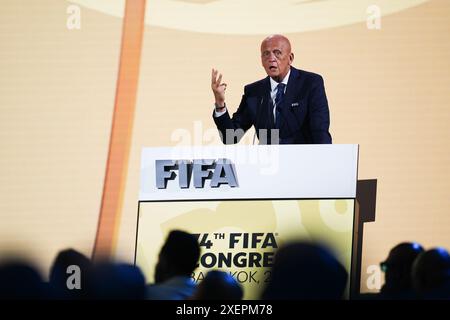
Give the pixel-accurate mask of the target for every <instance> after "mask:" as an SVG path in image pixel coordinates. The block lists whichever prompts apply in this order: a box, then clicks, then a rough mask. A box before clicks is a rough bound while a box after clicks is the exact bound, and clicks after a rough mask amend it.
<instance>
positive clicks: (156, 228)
mask: <svg viewBox="0 0 450 320" xmlns="http://www.w3.org/2000/svg"><path fill="white" fill-rule="evenodd" d="M353 218H354V200H353V199H327V200H292V199H290V200H218V201H211V200H205V201H170V202H167V201H141V202H140V203H139V213H138V232H137V237H136V256H135V261H136V264H137V265H138V266H139V267H140V268H141V269H142V271H143V272H144V274H145V276H146V278H147V279H148V280H149V281H151V282H152V281H153V278H154V268H155V265H156V263H157V259H158V254H159V250H160V248H161V247H162V245H163V243H164V241H165V239H166V237H167V235H168V233H169V232H170V231H171V230H174V229H179V230H184V231H187V232H190V233H192V234H197V235H198V239H199V243H200V246H201V257H200V261H199V267H198V268H197V269H196V270H195V271H194V274H193V275H192V276H193V278H194V280H195V281H201V280H202V278H203V277H204V276H205V275H206V272H207V271H208V270H211V269H219V270H223V271H226V272H230V273H231V274H232V275H233V276H234V277H235V279H236V280H237V281H238V282H239V283H241V285H242V286H243V288H244V298H245V299H257V298H258V297H259V296H260V294H261V291H262V290H263V289H264V286H265V284H266V282H267V281H268V280H269V279H270V265H271V263H272V261H273V257H274V254H275V252H276V249H277V248H278V247H280V246H282V245H283V244H284V243H286V242H289V241H292V240H311V241H315V242H319V243H323V244H325V245H327V246H328V247H330V248H331V249H332V250H333V252H334V254H335V255H336V256H337V258H338V259H339V260H340V261H341V263H342V264H343V265H344V267H345V268H346V270H347V272H348V274H349V275H350V273H351V261H352V241H353V221H354V220H353ZM349 279H350V276H349ZM349 281H350V280H349ZM348 287H349V283H348V285H347V291H346V292H347V293H346V295H348Z"/></svg>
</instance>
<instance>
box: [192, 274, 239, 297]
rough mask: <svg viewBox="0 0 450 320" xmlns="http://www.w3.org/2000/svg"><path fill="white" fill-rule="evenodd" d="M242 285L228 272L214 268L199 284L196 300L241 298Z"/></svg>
mask: <svg viewBox="0 0 450 320" xmlns="http://www.w3.org/2000/svg"><path fill="white" fill-rule="evenodd" d="M243 295H244V291H243V290H242V287H241V285H240V284H239V283H238V282H237V281H236V280H235V279H234V278H233V277H232V276H231V275H230V274H229V273H227V272H223V271H218V270H212V271H209V272H208V273H207V274H206V277H205V278H204V279H203V280H202V282H200V284H199V285H198V287H197V289H196V291H195V293H194V296H193V299H194V300H241V299H242V297H243Z"/></svg>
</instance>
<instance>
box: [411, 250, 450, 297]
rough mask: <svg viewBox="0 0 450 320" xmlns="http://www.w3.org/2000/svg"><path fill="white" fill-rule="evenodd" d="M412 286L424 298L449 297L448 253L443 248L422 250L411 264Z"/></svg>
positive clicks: (449, 260) (449, 263)
mask: <svg viewBox="0 0 450 320" xmlns="http://www.w3.org/2000/svg"><path fill="white" fill-rule="evenodd" d="M412 280H413V287H414V290H415V291H416V293H417V294H418V295H419V296H420V297H421V298H424V299H450V255H449V253H448V251H447V250H445V249H444V248H434V249H431V250H427V251H425V252H422V253H421V254H420V255H419V256H418V257H417V259H416V260H415V261H414V264H413V266H412Z"/></svg>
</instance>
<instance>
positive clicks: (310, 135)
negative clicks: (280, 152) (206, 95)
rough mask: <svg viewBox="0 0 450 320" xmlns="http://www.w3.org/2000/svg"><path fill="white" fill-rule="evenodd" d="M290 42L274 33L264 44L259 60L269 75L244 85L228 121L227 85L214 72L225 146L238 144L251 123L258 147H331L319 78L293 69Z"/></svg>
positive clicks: (218, 119)
mask: <svg viewBox="0 0 450 320" xmlns="http://www.w3.org/2000/svg"><path fill="white" fill-rule="evenodd" d="M293 60H294V53H292V52H291V44H290V42H289V40H288V39H287V38H286V37H284V36H282V35H272V36H269V37H267V38H266V39H264V41H263V42H262V43H261V61H262V65H263V67H264V69H265V70H266V73H267V77H266V78H264V79H262V80H259V81H257V82H254V83H252V84H249V85H247V86H245V87H244V95H243V96H242V100H241V103H240V105H239V108H238V109H237V111H236V112H235V113H234V114H233V116H232V117H231V118H230V115H229V114H228V110H227V109H228V108H227V107H226V105H225V90H226V86H227V85H226V84H225V83H222V82H221V81H222V75H221V74H220V75H218V71H217V70H214V69H213V70H212V75H211V88H212V90H213V93H214V98H215V110H214V112H213V118H214V122H215V123H216V126H217V128H218V129H219V131H220V133H221V139H222V141H223V143H226V144H231V143H237V142H239V140H240V139H241V138H242V136H243V135H244V133H245V132H246V131H247V130H248V129H249V128H250V127H251V126H252V125H253V126H255V129H256V134H257V135H258V139H259V142H260V144H278V143H280V144H321V143H331V135H330V133H329V131H328V130H329V126H330V115H329V110H328V101H327V97H326V94H325V88H324V84H323V79H322V77H321V76H320V75H318V74H315V73H311V72H307V71H303V70H298V69H296V68H294V67H292V66H291V64H292V62H293Z"/></svg>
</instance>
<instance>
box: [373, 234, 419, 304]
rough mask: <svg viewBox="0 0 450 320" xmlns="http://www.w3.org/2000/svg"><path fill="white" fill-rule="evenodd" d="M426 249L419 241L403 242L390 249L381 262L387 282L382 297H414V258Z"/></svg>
mask: <svg viewBox="0 0 450 320" xmlns="http://www.w3.org/2000/svg"><path fill="white" fill-rule="evenodd" d="M423 251H424V249H423V247H422V246H421V245H420V244H418V243H411V242H403V243H400V244H398V245H396V246H395V247H394V248H392V249H391V251H389V255H388V257H387V259H386V260H385V261H384V262H382V263H381V264H380V266H381V270H382V271H383V272H384V273H385V283H384V285H383V287H382V288H381V290H380V294H379V295H378V298H380V299H412V298H414V293H413V291H412V280H411V269H412V265H413V262H414V260H415V259H416V258H417V256H418V255H419V254H420V253H422V252H423Z"/></svg>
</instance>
